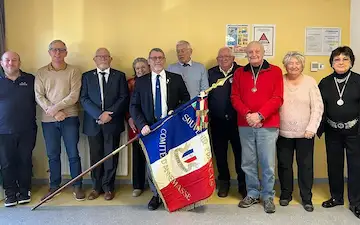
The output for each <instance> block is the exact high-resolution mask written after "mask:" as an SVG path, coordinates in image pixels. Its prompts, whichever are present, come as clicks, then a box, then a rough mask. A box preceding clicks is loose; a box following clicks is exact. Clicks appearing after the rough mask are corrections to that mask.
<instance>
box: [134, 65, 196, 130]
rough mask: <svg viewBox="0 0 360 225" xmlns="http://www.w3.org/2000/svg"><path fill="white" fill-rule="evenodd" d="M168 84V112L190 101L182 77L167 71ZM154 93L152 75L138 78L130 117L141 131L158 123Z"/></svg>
mask: <svg viewBox="0 0 360 225" xmlns="http://www.w3.org/2000/svg"><path fill="white" fill-rule="evenodd" d="M165 73H166V83H167V86H166V87H167V88H166V92H167V100H166V102H167V107H168V111H170V110H175V109H176V108H177V107H178V106H180V105H181V104H183V103H185V102H187V101H189V100H190V95H189V92H188V91H187V89H186V86H185V83H184V81H183V79H182V77H181V75H179V74H176V73H171V72H168V71H165ZM153 94H155V93H152V81H151V73H149V74H146V75H144V76H142V77H138V78H136V82H135V89H134V92H133V94H132V96H131V101H130V115H131V117H132V118H133V120H134V121H135V124H136V127H137V128H138V129H139V130H141V129H142V128H143V127H144V126H145V125H149V126H150V125H152V124H154V123H155V122H156V120H155V116H154V100H153Z"/></svg>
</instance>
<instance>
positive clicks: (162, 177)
mask: <svg viewBox="0 0 360 225" xmlns="http://www.w3.org/2000/svg"><path fill="white" fill-rule="evenodd" d="M206 101H207V97H204V98H203V97H196V98H194V99H192V100H190V101H189V102H188V103H186V104H184V105H183V106H181V107H180V108H179V109H177V110H176V111H175V112H174V113H173V114H172V115H170V116H168V117H166V118H164V119H162V120H161V121H159V122H158V123H156V124H154V125H153V126H152V127H151V130H153V131H152V132H151V133H150V134H149V135H147V136H145V137H143V136H142V137H141V144H142V146H143V150H144V153H145V155H146V158H147V161H148V163H149V164H150V168H151V172H152V177H153V182H154V184H155V186H156V188H157V190H158V192H159V195H160V196H161V198H162V200H163V202H164V205H165V208H166V209H167V210H168V211H170V212H173V211H176V210H179V209H192V208H195V207H196V206H199V205H203V204H204V203H205V201H206V200H207V199H208V198H209V197H211V195H212V194H213V192H214V190H215V179H214V169H213V165H212V156H211V146H210V140H209V135H208V130H207V111H208V110H207V104H206Z"/></svg>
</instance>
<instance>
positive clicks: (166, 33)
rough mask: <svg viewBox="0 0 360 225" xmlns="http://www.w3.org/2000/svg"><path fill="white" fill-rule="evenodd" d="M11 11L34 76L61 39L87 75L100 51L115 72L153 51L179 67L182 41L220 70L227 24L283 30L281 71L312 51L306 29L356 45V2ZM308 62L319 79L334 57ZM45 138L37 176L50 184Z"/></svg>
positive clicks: (157, 3) (16, 42) (277, 0)
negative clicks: (290, 58)
mask: <svg viewBox="0 0 360 225" xmlns="http://www.w3.org/2000/svg"><path fill="white" fill-rule="evenodd" d="M5 7H6V36H7V47H8V49H12V50H14V51H17V52H18V53H19V54H20V55H21V59H22V69H23V70H25V71H29V72H35V71H36V70H37V68H39V67H41V66H43V65H44V64H46V63H48V62H49V57H48V54H47V46H48V43H49V42H50V41H51V40H53V39H62V40H63V41H65V42H66V43H67V45H68V50H69V54H68V58H67V61H68V63H71V64H75V65H78V66H79V67H80V68H81V69H82V70H83V71H85V70H89V69H92V68H93V67H94V65H93V61H92V57H93V54H94V52H95V50H96V49H97V48H98V47H101V46H105V47H108V48H109V49H110V51H111V52H112V54H113V58H114V61H113V67H115V68H118V69H120V70H123V71H125V72H126V73H127V74H128V75H131V74H132V69H131V63H132V60H133V59H134V58H135V57H138V56H147V54H148V51H149V50H150V49H151V48H153V47H160V48H162V49H163V50H164V51H165V53H166V55H167V62H168V63H173V62H175V61H176V54H175V50H174V47H175V43H176V41H178V40H180V39H185V40H188V41H189V42H190V43H191V44H192V46H193V49H194V53H193V59H195V60H196V61H200V62H202V63H204V64H205V65H206V67H207V68H210V67H212V66H214V65H215V64H216V61H215V57H216V54H217V50H218V49H219V48H220V47H222V46H223V45H224V44H225V25H226V24H236V23H238V24H276V52H275V56H276V57H275V58H274V59H270V60H269V61H270V62H271V63H274V64H277V65H281V60H282V57H283V56H284V54H285V53H286V52H287V51H289V50H298V51H303V50H304V43H305V41H304V37H305V34H304V32H305V27H306V26H323V27H326V26H328V27H341V28H342V44H344V45H348V44H349V41H350V40H349V39H350V38H349V36H350V31H349V30H350V0H302V1H299V0H271V1H270V0H257V1H248V0H247V1H245V0H225V1H215V0H214V1H209V0H181V1H180V0H152V1H148V0H126V1H125V0H102V1H98V0H5ZM306 59H307V62H308V63H307V67H306V68H305V73H306V74H309V75H311V76H314V77H315V78H316V79H317V80H318V81H319V80H320V79H321V78H322V77H324V76H326V75H327V74H329V73H330V72H331V68H330V67H329V64H328V57H307V58H306ZM310 61H317V62H320V63H323V64H325V66H326V68H325V70H322V71H320V72H317V73H311V72H310V71H309V62H310ZM239 62H240V63H241V64H244V63H246V60H240V61H239ZM39 136H40V137H39V141H38V143H37V147H36V149H35V152H34V160H35V165H34V167H35V177H36V178H46V177H47V175H46V172H45V171H46V169H47V159H46V156H45V154H44V152H45V149H44V144H43V142H42V138H41V133H40V134H39ZM229 155H230V154H229ZM230 160H231V163H230V164H231V167H232V169H231V170H232V177H234V178H235V177H236V176H235V174H234V169H233V159H232V157H231V159H230ZM315 177H316V178H326V177H327V170H326V158H325V148H324V143H323V140H320V141H317V142H316V150H315ZM127 178H129V176H128V177H127Z"/></svg>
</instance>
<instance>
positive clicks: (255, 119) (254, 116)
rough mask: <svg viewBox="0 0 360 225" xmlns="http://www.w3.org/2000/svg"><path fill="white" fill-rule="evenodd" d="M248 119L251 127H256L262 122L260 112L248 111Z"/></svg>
mask: <svg viewBox="0 0 360 225" xmlns="http://www.w3.org/2000/svg"><path fill="white" fill-rule="evenodd" d="M246 121H247V123H248V124H249V126H251V127H255V126H256V125H257V124H258V123H260V122H261V120H260V116H259V114H258V113H248V114H247V115H246Z"/></svg>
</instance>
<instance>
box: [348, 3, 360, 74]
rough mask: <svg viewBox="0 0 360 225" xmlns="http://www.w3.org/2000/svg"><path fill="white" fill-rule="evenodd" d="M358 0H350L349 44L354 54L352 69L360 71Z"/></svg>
mask: <svg viewBox="0 0 360 225" xmlns="http://www.w3.org/2000/svg"><path fill="white" fill-rule="evenodd" d="M359 12H360V0H351V6H350V46H351V48H352V50H353V51H354V54H355V65H354V68H353V71H355V72H357V73H360V13H359Z"/></svg>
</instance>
